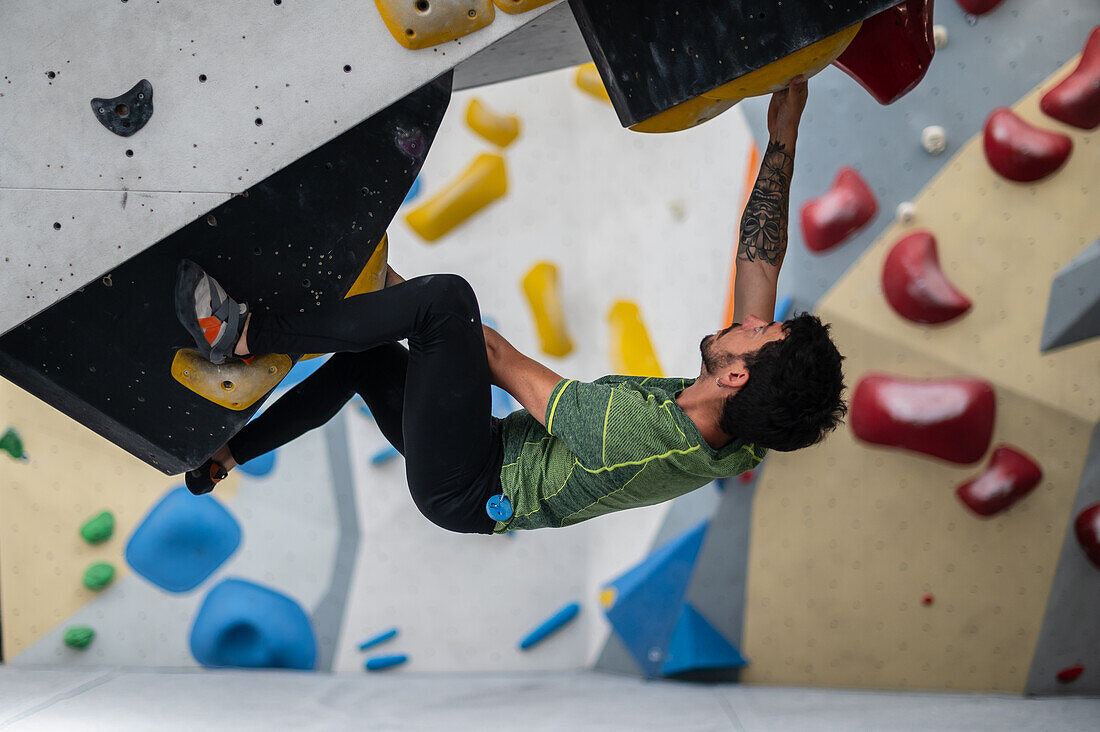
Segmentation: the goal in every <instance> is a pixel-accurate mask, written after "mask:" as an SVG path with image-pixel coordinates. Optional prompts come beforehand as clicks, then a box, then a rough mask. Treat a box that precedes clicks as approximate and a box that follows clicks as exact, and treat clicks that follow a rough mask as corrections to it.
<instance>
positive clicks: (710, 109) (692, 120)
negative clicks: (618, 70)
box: [630, 96, 738, 132]
mask: <svg viewBox="0 0 1100 732" xmlns="http://www.w3.org/2000/svg"><path fill="white" fill-rule="evenodd" d="M737 102H738V100H737V99H711V98H709V97H705V96H698V97H695V98H694V99H689V100H687V101H686V102H682V103H681V104H677V105H676V106H675V107H672V108H670V109H666V110H665V111H663V112H660V113H659V114H655V115H653V116H652V117H650V118H649V119H646V120H642V121H641V122H639V123H637V124H634V125H631V126H630V129H632V130H634V131H635V132H679V131H680V130H687V129H690V128H692V127H695V126H697V125H701V124H703V123H704V122H707V121H709V120H712V119H714V118H715V117H717V116H718V115H720V114H722V112H725V111H726V110H727V109H729V108H730V107H732V106H733V105H735V104H737Z"/></svg>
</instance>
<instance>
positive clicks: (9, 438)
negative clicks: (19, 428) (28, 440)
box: [0, 427, 27, 460]
mask: <svg viewBox="0 0 1100 732" xmlns="http://www.w3.org/2000/svg"><path fill="white" fill-rule="evenodd" d="M0 450H3V451H4V452H6V453H7V454H9V455H11V456H12V457H13V458H15V459H16V460H26V459H27V453H25V452H23V438H21V437H20V436H19V433H18V432H16V431H15V428H14V427H8V430H7V432H5V433H4V435H3V436H2V437H0Z"/></svg>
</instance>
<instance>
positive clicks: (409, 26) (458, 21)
mask: <svg viewBox="0 0 1100 732" xmlns="http://www.w3.org/2000/svg"><path fill="white" fill-rule="evenodd" d="M374 4H375V5H376V6H378V14H379V15H381V16H382V22H383V23H385V24H386V28H387V30H389V32H390V35H392V36H393V38H394V40H395V41H397V42H398V43H400V44H401V45H402V46H404V47H405V48H411V49H418V48H428V47H429V46H437V45H439V44H440V43H446V42H447V41H453V40H455V39H456V38H461V37H462V36H464V35H467V34H468V33H473V32H474V31H476V30H479V29H481V28H484V27H485V26H487V25H489V24H490V23H492V22H493V17H494V15H495V14H496V11H495V10H494V8H493V3H492V2H490V0H374Z"/></svg>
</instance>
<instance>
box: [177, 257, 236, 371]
mask: <svg viewBox="0 0 1100 732" xmlns="http://www.w3.org/2000/svg"><path fill="white" fill-rule="evenodd" d="M247 315H248V305H247V304H246V303H238V302H237V301H236V300H234V299H233V298H231V297H229V295H227V294H226V293H225V290H223V289H222V286H221V285H219V284H218V281H217V280H215V279H214V278H213V277H211V276H210V275H208V274H206V272H204V271H203V269H202V267H200V266H199V265H197V264H195V263H194V262H192V261H191V260H189V259H184V260H182V261H180V266H179V270H178V272H177V274H176V317H177V318H179V321H180V323H182V324H183V327H184V328H186V329H187V332H188V333H190V334H191V337H192V338H194V339H195V345H197V346H198V347H199V352H200V353H202V355H203V358H206V359H209V360H210V362H211V363H214V364H222V363H225V362H226V361H229V360H236V359H237V358H238V357H237V356H235V355H234V354H233V349H234V348H236V347H237V341H238V340H240V338H241V332H242V331H243V330H244V324H245V319H246V317H247ZM242 360H244V361H245V362H246V363H247V362H249V361H251V358H245V359H242Z"/></svg>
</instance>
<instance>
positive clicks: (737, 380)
mask: <svg viewBox="0 0 1100 732" xmlns="http://www.w3.org/2000/svg"><path fill="white" fill-rule="evenodd" d="M748 380H749V370H748V369H747V368H745V362H744V360H743V359H741V358H740V357H738V358H735V359H734V360H733V361H732V362H731V363H730V364H729V365H728V366H726V368H724V369H722V376H720V377H719V383H720V384H721V385H722V386H725V387H729V388H733V389H740V388H741V387H743V386H744V385H745V384H746V383H747V382H748Z"/></svg>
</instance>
